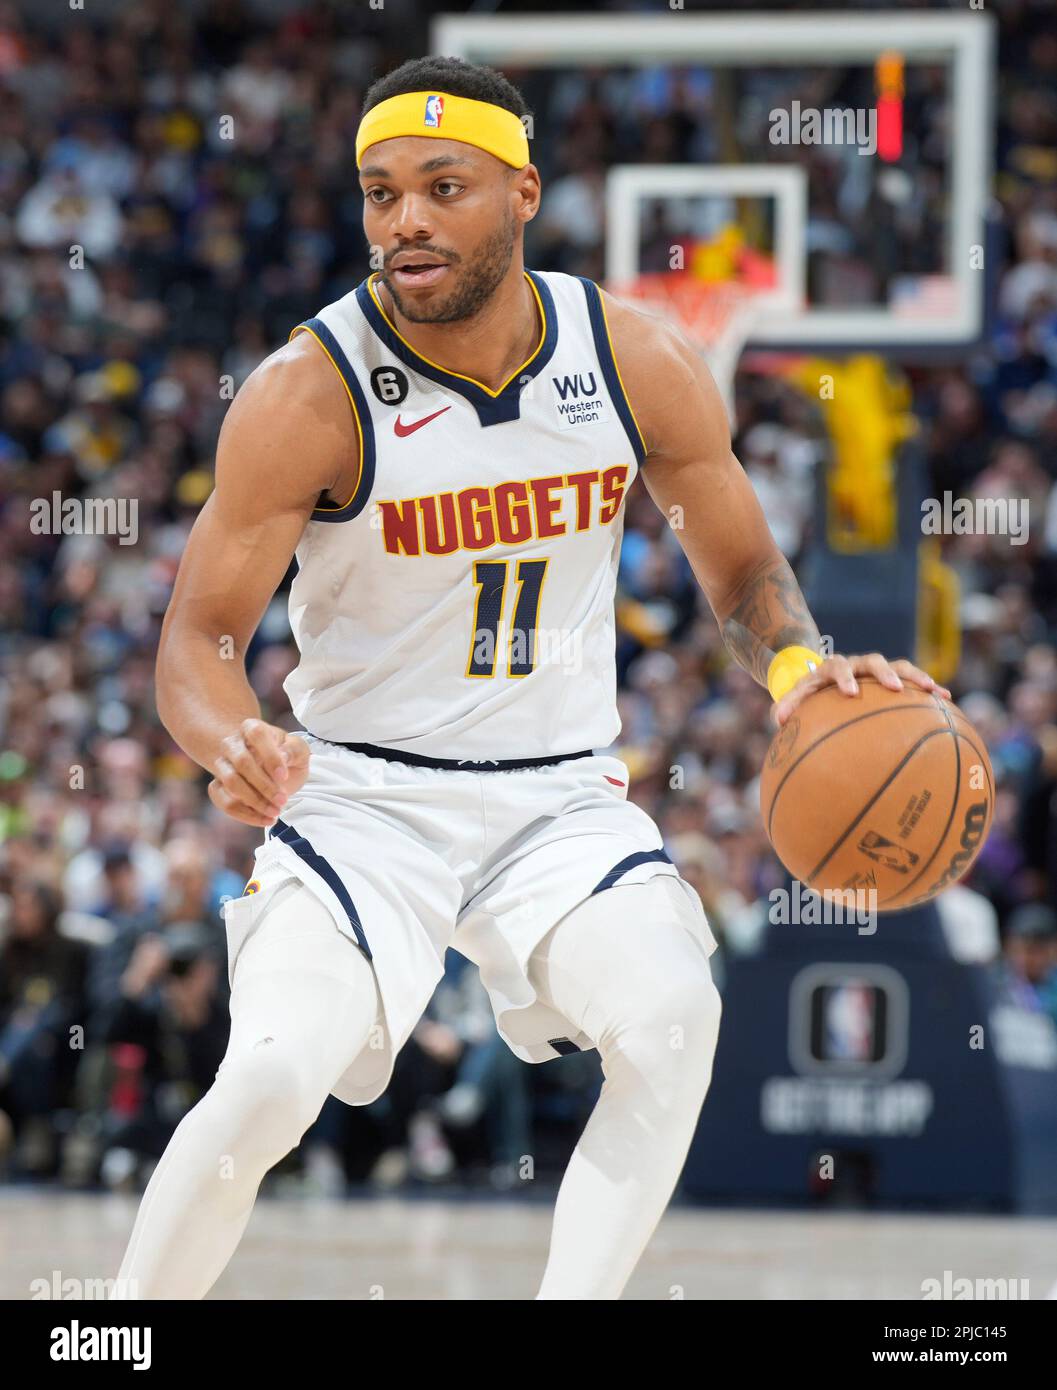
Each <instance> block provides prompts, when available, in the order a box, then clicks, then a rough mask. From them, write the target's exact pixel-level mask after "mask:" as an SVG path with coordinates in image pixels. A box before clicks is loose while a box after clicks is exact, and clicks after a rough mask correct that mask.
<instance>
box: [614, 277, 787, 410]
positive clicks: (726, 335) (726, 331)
mask: <svg viewBox="0 0 1057 1390" xmlns="http://www.w3.org/2000/svg"><path fill="white" fill-rule="evenodd" d="M607 288H612V291H613V293H614V294H616V295H618V296H622V297H623V298H625V299H635V300H638V301H639V302H640V303H641V304H643V306H645V307H647V308H652V309H653V310H654V311H655V312H657V313H658V314H660V315H661V316H662V317H663V318H667V319H673V320H675V321H676V322H677V323H679V324H680V325H681V326H682V329H683V332H684V333H685V334H686V336H687V337H688V338H689V339H690V341H691V342H692V343H693V344H694V345H695V347H697V348H698V350H699V351H700V352H701V354H702V356H703V357H704V359H705V361H706V362H707V363H708V367H709V370H710V371H711V373H712V376H713V377H714V378H715V382H716V385H717V386H718V387H719V390H720V393H721V394H722V396H723V400H724V402H725V404H726V407H727V414H728V415H729V417H730V422H731V426H732V427H733V425H734V423H735V421H734V373H735V371H736V370H737V366H738V358H739V357H740V356H741V354H742V350H743V349H744V347H745V344H746V342H747V341H748V340H749V338H750V337H751V335H752V330H753V328H754V327H755V325H756V324H757V323H758V322H759V321H760V319H761V317H762V316H763V314H764V313H765V311H766V308H767V304H768V302H769V299H770V296H769V295H768V290H770V289H771V288H772V287H771V286H760V285H755V284H746V283H745V282H744V281H740V280H701V279H698V278H697V277H696V276H692V275H685V274H679V273H672V272H665V271H660V272H656V273H653V274H649V275H639V276H637V277H636V278H635V279H634V280H630V281H626V282H625V283H623V284H620V285H613V286H611V287H609V286H607Z"/></svg>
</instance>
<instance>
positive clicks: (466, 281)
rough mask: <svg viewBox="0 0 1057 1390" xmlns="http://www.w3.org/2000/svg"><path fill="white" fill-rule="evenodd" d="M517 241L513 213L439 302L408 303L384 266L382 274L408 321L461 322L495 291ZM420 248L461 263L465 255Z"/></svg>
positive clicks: (482, 305) (394, 301) (484, 302)
mask: <svg viewBox="0 0 1057 1390" xmlns="http://www.w3.org/2000/svg"><path fill="white" fill-rule="evenodd" d="M516 243H517V222H516V221H515V219H514V218H513V217H508V218H507V220H506V222H505V223H504V224H503V225H502V226H500V227H497V228H496V230H495V231H494V232H492V233H491V235H490V236H488V237H486V238H485V239H484V241H483V242H482V243H481V245H480V246H479V247H478V248H477V250H476V251H475V252H474V255H473V261H472V263H471V264H470V265H469V266H468V267H467V269H466V270H465V271H464V273H463V275H462V278H461V280H460V281H459V283H458V284H457V285H456V286H455V288H454V289H453V290H452V292H451V294H449V295H448V297H447V299H443V300H441V301H440V303H438V304H430V305H421V306H417V305H415V304H413V303H409V302H408V301H407V300H406V299H404V297H403V296H402V295H401V293H400V291H399V289H398V288H397V287H396V285H394V284H393V282H392V281H391V280H390V279H389V278H388V277H387V275H386V273H385V271H384V270H383V271H382V274H381V277H380V278H381V280H382V283H383V284H384V285H385V287H386V289H387V290H388V291H389V294H390V297H391V298H392V301H393V303H394V305H395V306H396V308H397V310H398V312H399V313H400V314H401V315H402V316H403V317H404V318H405V319H407V321H408V322H409V323H458V322H459V321H460V320H462V319H470V318H473V316H474V314H477V313H479V312H480V311H481V309H482V308H483V307H484V306H485V304H487V303H488V301H489V299H491V297H492V295H493V294H495V292H496V290H497V289H498V288H499V286H500V284H501V283H502V281H503V277H504V276H505V275H506V273H507V271H508V270H509V269H510V262H511V260H512V259H513V255H514V246H515V245H516ZM418 249H419V250H420V251H422V252H424V253H426V254H429V255H432V256H442V257H443V258H444V259H445V260H447V261H450V262H451V264H453V265H459V264H461V263H462V257H461V256H458V255H456V254H455V252H454V251H444V250H441V248H440V247H437V246H420V247H419V248H418Z"/></svg>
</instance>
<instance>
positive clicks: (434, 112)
mask: <svg viewBox="0 0 1057 1390" xmlns="http://www.w3.org/2000/svg"><path fill="white" fill-rule="evenodd" d="M443 115H444V98H443V97H438V96H430V97H427V98H426V115H425V118H424V120H423V122H422V124H423V125H429V126H434V127H436V126H439V125H440V121H441V117H442V116H443Z"/></svg>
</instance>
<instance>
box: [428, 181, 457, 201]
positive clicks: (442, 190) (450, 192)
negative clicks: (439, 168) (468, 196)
mask: <svg viewBox="0 0 1057 1390" xmlns="http://www.w3.org/2000/svg"><path fill="white" fill-rule="evenodd" d="M463 187H464V185H463V184H461V183H456V182H455V180H454V179H440V180H439V181H438V182H437V183H435V184H434V185H433V191H434V193H439V194H440V196H441V197H442V198H453V197H454V196H455V194H456V193H461V192H462V190H463Z"/></svg>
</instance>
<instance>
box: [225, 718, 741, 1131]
mask: <svg viewBox="0 0 1057 1390" xmlns="http://www.w3.org/2000/svg"><path fill="white" fill-rule="evenodd" d="M300 736H301V737H302V738H304V739H305V740H306V742H307V743H308V745H309V748H310V749H311V753H312V756H311V760H310V762H309V772H308V778H307V780H306V782H305V784H304V786H303V787H302V788H301V790H300V791H298V792H296V793H295V794H294V795H293V796H291V797H290V799H289V801H288V802H287V803H286V805H285V806H284V807H283V813H282V816H281V818H280V819H279V820H278V821H277V822H276V823H275V825H273V826H271V827H270V828H269V830H268V831H267V833H266V838H265V842H264V844H262V845H261V846H260V847H259V848H258V849H257V850H256V862H255V867H254V870H253V875H252V878H251V880H250V883H249V884H247V891H246V893H244V894H243V896H242V897H241V898H235V899H233V900H232V901H231V902H229V903H227V904H226V905H225V910H224V916H225V921H226V923H227V930H228V962H229V974H231V975H233V972H234V967H235V961H236V959H237V956H238V952H239V950H240V949H241V946H242V944H243V943H244V941H245V940H246V939H247V937H248V936H249V935H250V933H251V932H252V930H253V928H254V927H255V925H256V924H257V922H259V920H260V917H261V914H262V913H263V911H264V910H265V909H266V907H267V903H268V899H269V897H270V895H271V894H272V893H273V892H274V891H275V890H276V889H277V888H278V887H279V886H280V885H281V884H283V883H287V882H289V881H290V879H291V878H296V879H299V880H300V881H301V882H302V883H303V884H305V885H306V886H307V887H308V888H310V889H311V890H312V891H313V892H314V893H315V894H316V895H317V896H318V897H319V898H320V899H321V900H322V901H323V902H324V903H325V904H326V905H327V907H328V908H329V909H330V911H331V914H332V915H333V918H334V922H335V924H336V926H337V927H338V929H339V930H340V931H342V932H344V933H345V934H346V935H347V936H348V937H350V939H351V940H353V941H355V942H356V943H357V945H358V946H359V947H360V949H361V950H363V951H364V953H365V954H367V955H368V956H369V958H370V959H371V961H372V963H373V965H374V970H375V975H376V977H377V980H378V990H379V996H380V999H381V1009H380V1016H379V1019H378V1025H379V1028H378V1031H379V1036H381V1037H382V1042H381V1044H378V1045H375V1044H372V1045H371V1046H370V1047H368V1048H367V1049H365V1051H364V1053H363V1054H361V1057H360V1058H358V1059H357V1062H356V1063H355V1064H354V1065H353V1066H352V1067H350V1069H349V1070H348V1072H346V1073H345V1075H344V1076H343V1077H342V1078H341V1082H340V1083H339V1085H337V1086H336V1087H335V1088H334V1094H335V1095H336V1096H338V1097H339V1098H340V1099H341V1100H344V1101H346V1102H347V1103H348V1104H352V1105H365V1104H367V1103H368V1102H369V1101H371V1100H374V1099H375V1098H376V1097H377V1096H379V1095H380V1094H381V1093H382V1091H383V1090H384V1089H385V1087H386V1084H387V1083H388V1080H389V1075H390V1072H391V1071H392V1065H393V1059H394V1057H395V1055H396V1053H397V1052H398V1051H399V1050H400V1048H401V1047H402V1046H403V1044H404V1043H405V1041H406V1040H407V1037H408V1035H409V1034H410V1032H411V1030H412V1028H413V1027H414V1026H415V1024H416V1023H417V1021H418V1019H419V1018H420V1017H421V1015H422V1011H423V1010H424V1009H425V1007H426V1005H427V1004H428V1003H429V1000H430V997H431V995H432V994H433V991H434V988H435V987H436V984H437V981H438V980H439V979H440V977H441V975H442V974H443V969H444V965H443V963H444V952H445V950H446V949H447V948H448V947H449V946H450V947H453V948H454V949H455V950H457V951H459V952H460V953H461V954H462V955H464V956H466V957H468V958H469V959H470V960H471V961H473V962H474V963H475V964H476V965H477V966H478V968H479V970H480V972H481V980H482V982H483V984H484V986H485V988H486V989H487V991H488V994H489V997H490V999H491V1003H492V1008H493V1010H494V1012H495V1017H496V1025H497V1027H498V1029H499V1032H500V1035H501V1036H502V1037H503V1039H504V1041H505V1042H506V1043H507V1045H508V1046H509V1047H510V1048H511V1049H512V1050H513V1052H515V1053H516V1055H517V1056H518V1057H521V1058H522V1059H523V1060H525V1061H528V1062H544V1061H548V1060H549V1059H550V1058H552V1057H556V1056H559V1055H561V1054H562V1053H563V1052H568V1051H571V1050H575V1049H576V1048H581V1047H592V1046H593V1045H594V1044H593V1043H592V1041H591V1040H590V1039H589V1038H586V1037H584V1036H582V1035H579V1034H574V1035H570V1032H569V1028H570V1025H569V1024H568V1022H567V1021H566V1020H565V1019H563V1018H561V1017H560V1016H559V1015H558V1014H556V1013H555V1012H554V1010H553V1009H550V1008H548V1007H547V1006H546V1005H545V1004H544V1003H543V1002H542V1001H541V1000H539V999H538V998H537V995H536V992H535V990H534V988H533V987H532V985H531V984H530V983H529V979H528V974H527V969H528V961H529V957H530V956H531V955H532V953H533V951H534V950H535V949H536V947H537V946H538V945H539V943H540V942H541V941H542V940H543V938H544V937H545V936H546V935H547V933H548V932H549V931H550V930H551V928H552V927H554V926H555V925H556V924H557V923H558V922H559V921H560V920H561V918H563V917H564V916H565V915H566V913H568V912H570V911H571V910H572V909H573V908H574V907H576V905H577V904H578V903H580V902H583V901H584V899H585V898H588V897H590V896H591V895H592V894H594V893H599V892H605V891H607V890H608V889H611V888H615V887H619V886H620V885H621V884H627V883H644V882H646V880H647V879H649V878H652V877H653V876H654V875H656V874H666V875H671V876H673V877H675V878H676V879H677V881H678V882H679V883H680V884H682V886H683V888H684V889H685V891H686V893H687V895H688V897H689V900H690V903H691V906H692V911H691V913H690V917H691V918H692V922H693V926H692V930H694V931H695V932H696V933H697V934H698V936H699V939H700V941H701V944H702V946H703V948H704V950H705V951H706V953H707V954H708V955H711V953H712V952H713V951H714V950H715V949H716V942H715V939H714V938H713V936H712V932H711V930H710V929H709V926H708V922H707V920H706V918H705V913H704V909H703V908H702V906H701V900H700V898H699V897H698V895H697V893H696V892H695V891H694V889H693V888H692V887H691V886H690V884H688V883H687V882H686V881H685V880H684V879H682V878H680V877H679V875H678V872H677V870H676V868H675V866H674V865H673V864H672V862H671V861H670V860H669V858H668V856H667V854H666V853H665V851H664V848H663V846H662V841H661V834H660V831H659V830H658V829H657V826H656V825H655V824H654V822H653V821H652V820H651V819H650V817H649V816H648V815H647V814H646V813H645V811H643V810H642V809H641V808H640V807H638V806H636V805H635V804H634V803H633V802H629V801H628V800H627V787H628V772H627V768H626V767H625V766H624V764H623V763H622V762H621V761H620V759H619V758H614V757H611V756H609V755H605V754H603V755H600V756H588V757H582V758H574V759H569V760H566V761H564V762H561V763H555V764H552V765H549V766H546V767H537V768H527V769H521V768H519V769H512V770H503V771H487V772H479V771H470V770H460V771H452V770H448V769H438V768H432V767H418V766H413V765H409V764H407V763H403V762H397V761H391V760H389V759H385V758H380V757H372V756H369V755H367V754H365V753H361V752H356V751H353V750H352V749H349V748H343V747H342V746H341V745H339V744H334V743H328V742H326V741H325V740H323V739H320V738H316V737H315V736H314V735H312V734H305V733H302V734H301V735H300Z"/></svg>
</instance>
